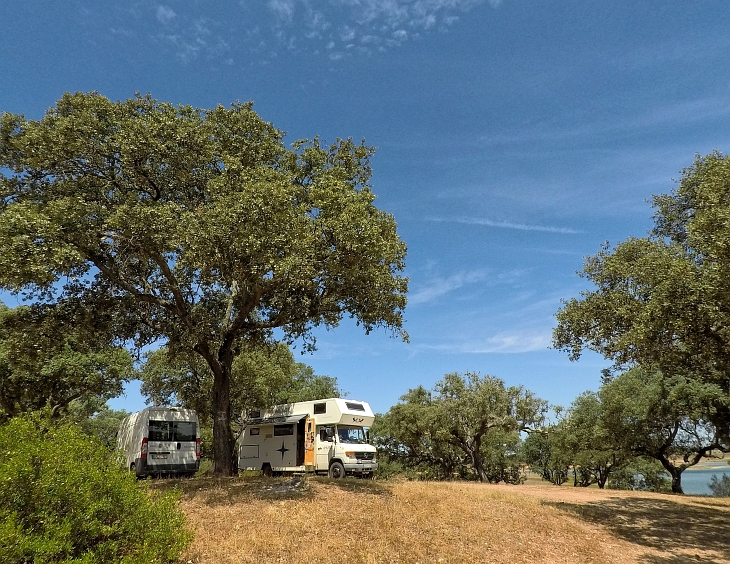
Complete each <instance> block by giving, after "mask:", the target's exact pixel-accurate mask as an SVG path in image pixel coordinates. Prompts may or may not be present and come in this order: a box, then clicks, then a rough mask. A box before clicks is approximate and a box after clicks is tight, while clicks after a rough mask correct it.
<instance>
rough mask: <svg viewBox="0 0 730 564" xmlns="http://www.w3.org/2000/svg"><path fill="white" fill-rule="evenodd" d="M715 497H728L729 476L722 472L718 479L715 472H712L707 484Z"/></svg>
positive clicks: (729, 493)
mask: <svg viewBox="0 0 730 564" xmlns="http://www.w3.org/2000/svg"><path fill="white" fill-rule="evenodd" d="M707 485H708V486H709V488H710V491H712V495H713V496H715V497H730V476H728V475H727V474H723V476H722V478H721V479H718V477H717V474H713V475H712V478H710V483H709V484H707Z"/></svg>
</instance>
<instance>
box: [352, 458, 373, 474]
mask: <svg viewBox="0 0 730 564" xmlns="http://www.w3.org/2000/svg"><path fill="white" fill-rule="evenodd" d="M344 466H345V472H347V473H348V474H372V473H373V472H375V471H376V470H377V469H378V463H377V462H373V461H370V460H368V461H365V462H357V463H345V465H344Z"/></svg>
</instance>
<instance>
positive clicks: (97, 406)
mask: <svg viewBox="0 0 730 564" xmlns="http://www.w3.org/2000/svg"><path fill="white" fill-rule="evenodd" d="M127 415H129V413H127V412H126V411H124V410H115V409H111V408H110V407H109V406H108V405H107V404H106V402H104V401H103V400H102V399H101V398H90V399H89V400H88V401H80V400H76V401H73V402H71V404H69V409H68V414H67V415H66V417H64V419H63V420H64V421H68V422H72V423H75V424H77V425H78V426H79V427H80V428H81V430H82V431H83V432H84V433H86V434H87V435H90V436H92V437H96V438H97V439H99V441H101V442H102V443H104V444H105V445H107V446H111V447H115V446H116V444H117V431H119V424H120V423H121V422H122V419H124V418H125V417H126V416H127Z"/></svg>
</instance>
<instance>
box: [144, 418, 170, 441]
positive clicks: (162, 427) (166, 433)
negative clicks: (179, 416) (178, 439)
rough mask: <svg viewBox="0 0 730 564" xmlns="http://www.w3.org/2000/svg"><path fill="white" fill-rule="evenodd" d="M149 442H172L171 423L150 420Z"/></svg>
mask: <svg viewBox="0 0 730 564" xmlns="http://www.w3.org/2000/svg"><path fill="white" fill-rule="evenodd" d="M149 440H150V441H171V440H172V422H171V421H153V420H150V432H149Z"/></svg>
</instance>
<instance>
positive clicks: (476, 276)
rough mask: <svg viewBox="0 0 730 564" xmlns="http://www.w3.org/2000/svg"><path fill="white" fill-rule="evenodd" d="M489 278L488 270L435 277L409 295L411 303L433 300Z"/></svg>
mask: <svg viewBox="0 0 730 564" xmlns="http://www.w3.org/2000/svg"><path fill="white" fill-rule="evenodd" d="M486 278H487V272H485V271H476V272H457V273H456V274H452V275H451V276H447V277H434V278H431V279H430V280H428V281H427V282H426V283H425V284H422V285H421V286H420V287H418V286H417V287H416V289H415V290H414V291H413V292H411V293H410V294H409V296H408V303H409V304H410V305H414V304H422V303H426V302H430V301H433V300H435V299H437V298H440V297H441V296H444V295H446V294H449V293H451V292H454V291H455V290H458V289H460V288H463V287H464V286H467V285H470V284H476V283H478V282H482V281H484V280H485V279H486Z"/></svg>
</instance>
